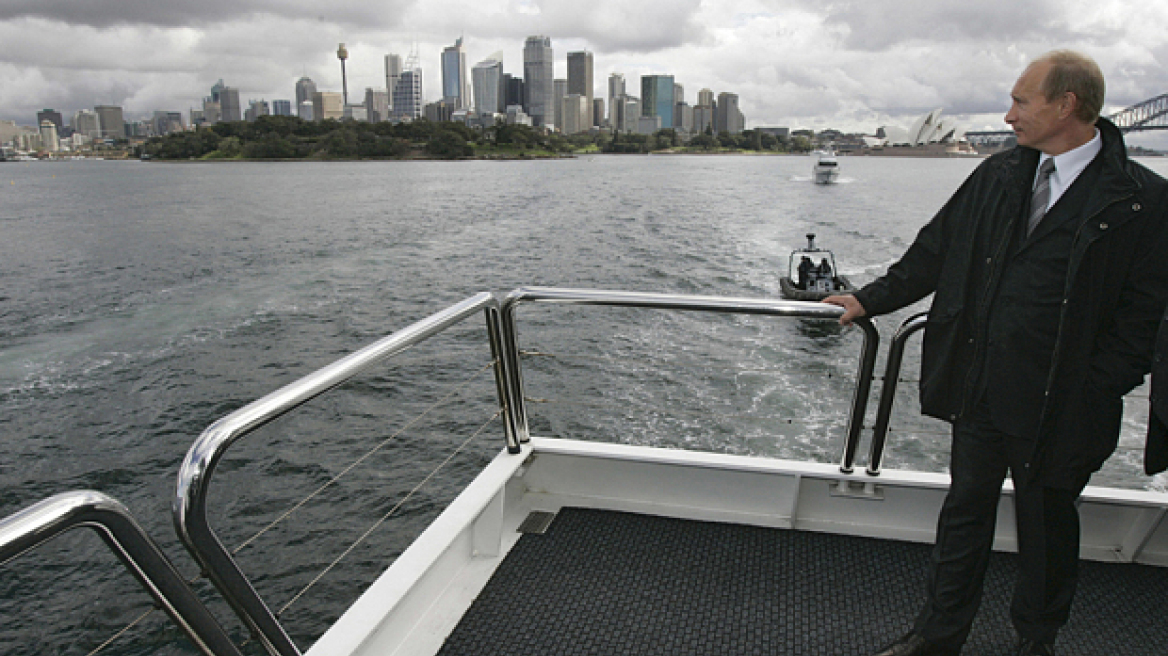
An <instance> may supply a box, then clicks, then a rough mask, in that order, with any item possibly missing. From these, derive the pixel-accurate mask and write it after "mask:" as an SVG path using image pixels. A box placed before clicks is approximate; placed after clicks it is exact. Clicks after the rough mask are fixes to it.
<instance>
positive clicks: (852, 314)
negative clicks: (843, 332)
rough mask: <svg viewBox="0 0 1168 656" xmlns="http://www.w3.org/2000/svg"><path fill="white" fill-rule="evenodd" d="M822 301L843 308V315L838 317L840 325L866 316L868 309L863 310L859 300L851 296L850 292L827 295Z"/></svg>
mask: <svg viewBox="0 0 1168 656" xmlns="http://www.w3.org/2000/svg"><path fill="white" fill-rule="evenodd" d="M823 302H824V303H830V304H832V305H838V306H840V307H842V308H843V309H844V310H845V311H844V314H843V316H841V317H840V319H839V322H840V325H841V326H850V325H852V322H853V321H855V320H856V319H859V318H860V317H866V316H868V311H867V310H865V309H864V306H863V305H861V304H860V302H859V301H857V300H856V297H855V296H852V295H851V294H841V295H838V296H828V297H827V298H825V299H823Z"/></svg>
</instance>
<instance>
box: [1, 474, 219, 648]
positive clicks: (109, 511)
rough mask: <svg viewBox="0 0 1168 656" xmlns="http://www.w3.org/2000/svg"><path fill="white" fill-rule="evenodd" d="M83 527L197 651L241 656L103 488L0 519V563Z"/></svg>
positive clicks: (66, 495) (58, 498) (61, 496)
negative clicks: (108, 552)
mask: <svg viewBox="0 0 1168 656" xmlns="http://www.w3.org/2000/svg"><path fill="white" fill-rule="evenodd" d="M82 526H83V527H87V528H91V529H93V530H94V532H96V533H97V534H98V535H99V536H100V537H101V539H102V540H103V541H105V543H106V545H108V546H109V548H110V550H111V551H113V552H114V555H116V556H117V557H118V559H119V560H121V561H122V564H123V565H125V566H126V569H128V570H129V571H130V573H131V574H133V575H134V578H136V579H138V582H139V583H141V584H142V587H143V588H145V589H146V591H147V592H149V593H150V596H152V597H154V600H155V602H157V603H158V605H159V606H160V607H161V608H162V609H163V610H164V611H166V614H167V615H169V616H170V618H171V619H172V620H174V623H175V624H177V625H178V626H179V627H180V628H182V630H183V631H184V632H185V633H186V634H187V636H188V637H190V639H191V641H192V642H193V643H194V644H195V646H196V647H198V649H199V650H200V651H202V652H203V653H204V654H207V655H208V656H239V650H238V649H237V648H236V647H235V644H234V643H232V642H231V640H230V639H229V638H228V637H227V633H226V632H224V630H223V627H222V626H220V625H219V622H218V621H216V620H215V618H214V616H212V615H211V613H210V611H208V610H207V607H206V606H204V605H203V602H202V601H201V600H200V599H199V597H198V596H197V595H196V594H195V593H194V591H192V590H191V588H190V586H188V585H187V583H186V581H185V580H183V577H182V575H181V574H179V572H178V570H176V569H175V568H174V565H172V564H171V562H170V560H168V559H167V558H166V556H165V555H164V554H163V553H162V550H161V549H159V548H158V545H157V543H155V542H154V540H153V539H151V538H150V536H149V535H147V534H146V531H145V530H144V529H143V528H142V526H141V525H140V524H139V523H138V522H137V520H135V519H134V517H133V516H132V515H131V514H130V511H129V510H127V509H126V507H125V506H123V505H122V504H121V503H119V502H118V501H117V500H116V499H114V498H112V497H109V496H107V495H105V494H102V493H101V492H94V491H92V490H77V491H73V492H64V493H62V494H58V495H56V496H53V497H50V498H48V499H45V500H44V501H41V502H40V503H37V504H34V505H32V506H29V507H28V508H25V509H24V510H21V511H20V512H17V513H16V514H14V515H11V516H9V517H6V518H4V519H2V520H0V564H3V563H7V562H8V561H10V560H12V559H13V558H16V557H18V556H20V555H21V554H23V553H25V552H27V551H29V550H31V549H34V548H36V547H38V546H40V545H41V544H44V543H45V542H48V541H49V540H51V539H53V538H54V537H56V536H58V535H60V534H61V533H64V532H65V531H68V530H70V529H73V528H77V527H82Z"/></svg>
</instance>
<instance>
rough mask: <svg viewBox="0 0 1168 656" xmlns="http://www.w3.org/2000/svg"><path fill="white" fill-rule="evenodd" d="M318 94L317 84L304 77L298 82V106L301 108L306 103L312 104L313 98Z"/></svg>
mask: <svg viewBox="0 0 1168 656" xmlns="http://www.w3.org/2000/svg"><path fill="white" fill-rule="evenodd" d="M315 93H316V82H313V81H312V80H310V79H308V78H307V77H302V78H300V79H299V80H296V106H297V107H299V106H300V104H301V103H303V102H304V101H306V100H307V101H308V102H312V96H313V94H315Z"/></svg>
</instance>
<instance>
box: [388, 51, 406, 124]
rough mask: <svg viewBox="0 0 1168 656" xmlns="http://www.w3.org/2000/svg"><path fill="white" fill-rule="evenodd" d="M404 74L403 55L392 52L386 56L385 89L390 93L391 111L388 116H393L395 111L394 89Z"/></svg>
mask: <svg viewBox="0 0 1168 656" xmlns="http://www.w3.org/2000/svg"><path fill="white" fill-rule="evenodd" d="M401 74H402V58H401V55H395V54H393V53H390V54H388V55H386V56H385V90H386V92H387V93H388V94H389V113H387V114H386V117H389V116H392V115H393V114H392V112H393V90H394V89H396V88H397V81H398V80H400V79H401Z"/></svg>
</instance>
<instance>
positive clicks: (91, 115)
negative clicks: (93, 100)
mask: <svg viewBox="0 0 1168 656" xmlns="http://www.w3.org/2000/svg"><path fill="white" fill-rule="evenodd" d="M72 125H73V134H80V135H82V136H85V137H89V138H90V139H97V138H99V137H101V119H99V118H98V117H97V112H92V111H89V110H88V109H83V110H81V111H79V112H77V113H76V114H74V115H73V123H72ZM0 141H3V138H2V137H0Z"/></svg>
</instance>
